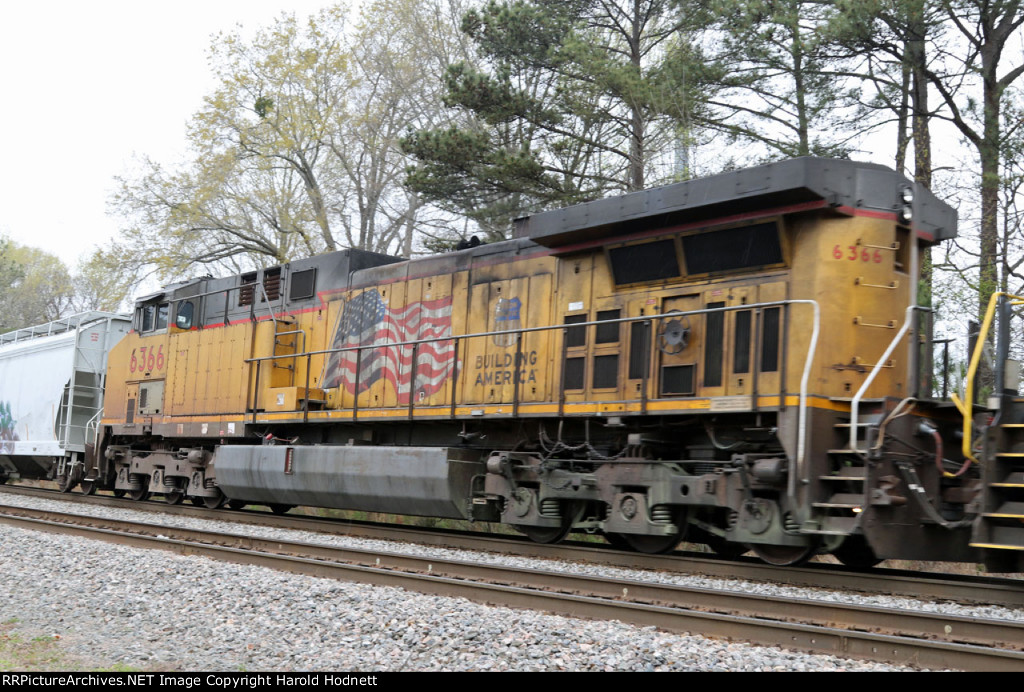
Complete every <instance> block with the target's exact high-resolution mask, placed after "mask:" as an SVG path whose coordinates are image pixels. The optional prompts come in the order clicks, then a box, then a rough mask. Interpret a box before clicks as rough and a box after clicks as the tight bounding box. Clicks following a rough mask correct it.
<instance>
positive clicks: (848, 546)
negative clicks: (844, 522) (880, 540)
mask: <svg viewBox="0 0 1024 692" xmlns="http://www.w3.org/2000/svg"><path fill="white" fill-rule="evenodd" d="M832 554H833V555H835V556H836V559H837V560H839V561H840V562H842V563H843V564H844V565H846V566H847V567H853V568H855V569H870V568H872V567H874V566H875V565H877V564H878V563H879V562H881V560H879V559H878V558H877V557H875V551H873V550H872V549H871V546H870V545H868V542H867V540H866V539H865V538H864V536H847V537H846V540H845V541H843V543H842V545H840V546H839V547H838V548H836V549H835V550H833V551H832Z"/></svg>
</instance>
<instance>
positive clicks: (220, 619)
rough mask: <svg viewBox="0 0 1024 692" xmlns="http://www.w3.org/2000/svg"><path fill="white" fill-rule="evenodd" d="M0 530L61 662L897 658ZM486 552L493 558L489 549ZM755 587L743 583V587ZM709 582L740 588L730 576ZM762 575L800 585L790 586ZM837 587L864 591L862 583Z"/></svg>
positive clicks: (803, 667) (366, 543)
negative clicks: (804, 649)
mask: <svg viewBox="0 0 1024 692" xmlns="http://www.w3.org/2000/svg"><path fill="white" fill-rule="evenodd" d="M0 503H2V504H8V505H17V506H25V507H36V508H40V509H58V510H59V509H63V510H64V511H72V512H75V513H80V514H92V513H95V514H96V515H99V516H110V517H116V518H125V519H133V520H136V521H146V522H151V523H162V524H165V525H175V526H185V525H196V526H200V525H201V526H202V527H203V528H210V525H211V524H212V525H215V526H219V527H220V530H222V531H225V532H231V533H244V534H250V535H260V536H276V537H279V538H286V537H287V538H289V539H291V540H310V541H315V542H319V543H326V544H336V545H348V546H352V547H372V546H373V545H374V544H378V545H379V546H380V545H382V546H385V547H384V548H383V549H386V550H389V551H391V552H407V553H417V554H423V553H427V554H431V555H438V556H442V555H444V556H457V557H462V558H463V559H465V558H467V557H472V559H477V560H479V559H480V558H481V556H482V554H478V553H472V554H470V553H467V552H466V551H454V550H446V549H440V548H434V547H429V546H410V545H408V544H394V543H391V542H387V541H373V540H367V539H356V538H350V537H340V536H324V535H322V534H305V533H303V532H296V531H288V530H283V529H269V528H265V527H254V526H249V525H242V524H235V523H229V522H210V521H205V520H199V519H189V518H183V517H171V516H167V515H154V514H153V513H149V512H135V511H131V510H121V509H112V508H99V507H83V506H81V505H76V506H74V507H73V508H69V507H68V505H67V503H62V502H54V501H50V500H40V499H36V498H26V497H15V496H9V495H8V496H4V497H3V498H2V499H0ZM0 540H2V541H3V543H2V546H3V548H2V550H0V570H2V572H0V573H2V574H3V575H4V581H5V584H6V585H7V593H8V597H7V598H5V599H0V623H12V622H13V623H15V626H16V627H17V629H18V631H19V632H20V633H22V635H23V636H40V635H43V636H52V635H59V637H60V641H59V646H60V650H61V651H62V653H63V654H64V655H66V656H68V657H69V660H75V659H81V660H86V661H88V665H89V666H90V667H92V668H96V669H100V668H105V667H111V666H122V667H129V668H135V669H139V670H161V671H171V670H182V671H200V670H202V671H240V670H244V671H267V670H273V671H327V670H338V671H463V670H465V671H472V670H475V671H483V670H495V671H502V670H516V671H556V670H567V671H675V670H679V671H683V670H685V671H850V670H879V671H881V670H884V671H890V670H909V669H908V668H900V667H894V666H887V665H882V664H874V663H869V662H863V661H852V660H846V659H840V658H835V657H831V656H816V655H808V654H802V653H797V652H791V651H784V650H778V649H771V648H766V647H756V646H750V645H746V644H740V643H731V642H727V641H723V640H717V639H709V638H705V637H700V636H688V635H677V634H670V633H666V632H661V631H658V630H657V629H655V628H653V627H645V628H639V627H633V626H629V625H624V624H622V623H619V622H604V621H589V620H577V619H572V618H565V617H560V616H554V615H547V614H544V613H540V612H533V611H527V610H512V609H508V608H497V607H487V606H482V605H478V604H475V603H472V602H470V601H467V600H464V599H456V598H448V597H440V596H430V595H423V594H418V593H415V592H410V591H405V590H402V589H396V588H390V587H376V586H366V585H361V584H353V583H348V582H338V581H334V580H329V579H319V578H314V577H305V576H296V575H291V574H285V573H281V572H276V571H273V570H269V569H266V568H261V567H250V566H242V565H233V564H228V563H222V562H217V561H214V560H210V559H207V558H200V557H181V556H176V555H173V554H169V553H165V552H163V551H159V550H144V549H138V548H129V547H124V546H117V545H112V544H108V543H103V542H98V541H90V540H88V539H83V538H76V537H70V536H59V535H54V534H47V533H41V532H34V531H28V530H24V529H17V528H13V527H7V526H0ZM489 557H491V558H493V559H495V560H496V561H497V560H498V557H497V556H490V555H489ZM500 561H501V562H506V561H507V562H510V563H517V564H534V563H536V564H538V565H541V566H543V567H544V568H547V569H561V568H562V567H563V566H564V567H566V568H569V567H571V568H572V570H573V571H576V572H579V571H586V572H588V573H602V574H615V575H620V576H628V578H631V579H647V580H652V578H654V577H658V580H659V581H662V580H665V579H667V580H668V581H673V582H678V583H697V582H706V581H714V580H707V579H697V580H691V579H689V578H687V577H683V576H681V575H668V576H666V575H664V574H661V573H652V572H639V571H631V570H621V569H614V568H604V567H599V566H593V565H590V566H581V565H572V564H570V563H564V564H561V563H552V562H551V561H546V560H529V559H523V558H512V557H509V556H502V557H501V559H500ZM560 564H561V566H560ZM719 581H722V580H719ZM725 581H728V580H725ZM765 586H766V585H762V584H757V585H754V584H749V585H748V587H749V588H748V590H750V589H752V588H754V587H758V590H760V587H765ZM721 588H742V587H738V586H736V585H735V584H730V585H726V586H723V587H721ZM773 588H775V589H780V588H783V589H786V590H792V591H798V592H801V593H800V595H803V596H805V597H809V596H812V594H810V593H804V592H805V591H806V590H802V589H791V588H790V587H773ZM766 590H767V589H766ZM850 598H851V599H853V598H856V599H857V600H859V601H861V602H863V600H864V597H863V595H860V596H853V597H850ZM892 600H894V601H901V602H904V601H906V600H907V599H892ZM925 605H927V604H922V607H924V606H925ZM933 605H937V604H933ZM891 607H904V606H903V605H900V606H891ZM1000 610H1006V609H1000ZM1008 612H1015V611H1008ZM985 616H986V617H991V615H987V614H986V615H985Z"/></svg>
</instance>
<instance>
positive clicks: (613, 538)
mask: <svg viewBox="0 0 1024 692" xmlns="http://www.w3.org/2000/svg"><path fill="white" fill-rule="evenodd" d="M604 539H605V540H606V541H608V544H609V545H610V546H611V547H613V548H615V549H616V550H632V549H633V547H632V546H631V545H630V544H629V543H628V542H627V541H626V539H625V537H624V536H623V535H622V534H621V533H606V534H604Z"/></svg>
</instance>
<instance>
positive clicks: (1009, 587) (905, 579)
mask: <svg viewBox="0 0 1024 692" xmlns="http://www.w3.org/2000/svg"><path fill="white" fill-rule="evenodd" d="M4 493H11V494H19V495H26V496H30V497H39V498H46V499H51V500H54V501H69V502H73V503H79V502H80V503H84V504H92V505H100V506H107V507H116V508H122V509H132V510H136V511H144V512H152V513H156V514H171V515H174V516H187V517H194V518H201V519H206V520H209V521H225V522H234V523H245V524H251V525H256V526H269V527H274V528H282V529H289V530H296V531H310V532H319V533H331V534H344V535H350V536H357V537H364V538H373V539H381V540H392V541H404V542H412V543H420V544H423V545H432V546H439V547H449V548H456V549H465V550H484V551H492V552H501V553H505V554H514V555H519V556H523V557H536V558H541V559H551V560H571V561H578V562H593V563H599V564H604V565H609V566H617V567H623V568H626V569H636V570H645V569H646V570H663V571H669V572H675V573H680V574H699V575H702V576H708V577H718V578H723V579H733V580H743V579H747V580H752V581H770V582H775V583H780V584H789V585H793V586H802V587H813V588H820V589H836V590H843V591H860V592H866V593H883V594H886V595H891V596H906V597H909V598H916V599H922V600H926V599H941V600H950V601H955V602H960V603H982V604H986V605H1000V606H1005V607H1010V608H1014V607H1024V581H1021V580H1019V579H1008V578H1002V577H991V576H966V575H950V574H936V573H925V572H919V571H914V570H902V569H890V568H876V569H873V570H851V569H849V568H845V567H843V566H841V565H834V564H824V563H810V564H806V565H803V566H801V567H776V566H773V565H767V564H765V563H763V562H761V561H759V560H757V559H754V558H740V559H738V560H727V559H723V558H718V557H716V556H715V555H714V554H711V553H692V552H680V553H674V554H669V555H646V554H642V553H635V552H625V551H619V550H615V549H613V548H611V547H610V546H606V545H603V544H595V543H583V542H575V541H573V542H567V543H560V544H557V545H544V544H540V543H534V542H532V541H529V540H527V539H525V538H521V537H518V536H511V535H495V534H487V533H483V532H468V531H456V530H445V529H428V528H424V527H415V526H396V525H393V524H392V525H388V524H374V523H369V522H356V521H350V520H339V519H325V518H321V517H311V516H302V515H277V514H271V513H270V512H259V511H239V510H226V509H221V510H208V509H205V508H199V507H190V506H187V505H166V504H163V503H161V502H136V501H132V500H126V499H118V498H114V497H111V496H104V495H92V496H83V495H77V494H65V493H59V492H56V491H52V490H42V489H38V488H27V487H18V486H0V495H2V494H4Z"/></svg>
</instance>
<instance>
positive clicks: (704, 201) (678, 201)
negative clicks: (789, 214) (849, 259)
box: [515, 157, 957, 248]
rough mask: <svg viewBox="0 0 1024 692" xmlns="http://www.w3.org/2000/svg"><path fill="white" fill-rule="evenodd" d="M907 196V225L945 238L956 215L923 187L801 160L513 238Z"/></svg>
mask: <svg viewBox="0 0 1024 692" xmlns="http://www.w3.org/2000/svg"><path fill="white" fill-rule="evenodd" d="M907 188H909V189H911V190H912V191H913V202H912V209H913V216H912V219H913V222H912V223H913V226H914V227H915V228H916V229H917V230H918V231H923V232H924V233H927V234H928V235H930V236H932V237H933V238H934V240H936V241H940V240H947V239H949V238H953V237H955V236H956V222H957V215H956V210H954V209H953V208H952V207H950V206H949V205H948V204H945V203H944V202H942V201H940V200H939V199H938V198H937V197H936V196H935V195H934V194H932V193H931V191H930V190H928V189H927V188H926V187H924V186H923V185H920V184H917V183H914V182H912V181H910V180H908V179H907V178H905V177H903V176H902V175H900V174H899V173H897V172H896V171H894V170H892V169H890V168H887V167H885V166H881V165H879V164H874V163H862V162H858V161H846V160H841V159H822V158H814V157H804V158H797V159H790V160H787V161H779V162H776V163H769V164H765V165H763V166H756V167H754V168H745V169H742V170H736V171H729V172H726V173H720V174H718V175H713V176H709V177H706V178H698V179H695V180H687V181H684V182H680V183H674V184H672V185H666V186H664V187H656V188H651V189H649V190H642V191H639V192H633V193H630V194H627V195H621V196H618V197H609V198H606V199H600V200H596V201H593V202H586V203H584V204H577V205H575V206H572V207H566V208H564V209H555V210H552V211H547V212H542V213H540V214H535V215H534V216H530V217H525V218H523V219H517V220H516V231H515V235H516V237H517V238H529V239H530V240H533V241H534V242H536V243H538V244H540V245H544V246H546V247H552V248H553V247H560V246H563V245H567V244H570V243H576V242H581V241H584V240H596V239H600V238H612V237H615V236H618V235H622V234H625V233H627V232H629V233H635V232H636V231H638V230H643V229H645V228H658V227H668V226H674V225H679V224H683V223H693V222H694V221H701V220H705V219H713V218H716V217H722V216H733V215H737V214H749V213H752V212H757V211H762V210H767V209H771V208H778V207H787V206H791V205H798V204H803V203H807V202H824V203H825V204H826V205H827V206H829V207H832V208H834V209H836V210H837V211H839V212H840V213H843V212H845V213H852V212H853V211H855V210H858V209H864V210H871V211H878V212H890V213H892V212H896V211H898V210H899V209H900V208H901V207H902V206H903V204H904V202H903V201H902V200H901V199H900V193H901V192H902V191H903V190H905V189H907Z"/></svg>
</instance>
